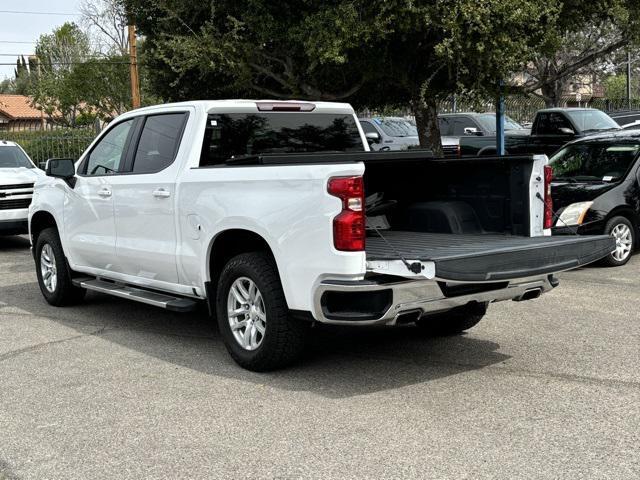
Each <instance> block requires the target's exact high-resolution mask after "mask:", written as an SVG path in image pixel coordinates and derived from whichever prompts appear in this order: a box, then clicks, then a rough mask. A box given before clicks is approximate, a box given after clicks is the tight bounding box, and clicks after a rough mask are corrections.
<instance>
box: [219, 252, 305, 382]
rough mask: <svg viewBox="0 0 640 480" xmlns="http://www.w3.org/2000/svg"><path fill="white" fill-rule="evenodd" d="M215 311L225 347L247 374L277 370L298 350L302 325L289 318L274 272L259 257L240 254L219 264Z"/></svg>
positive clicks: (262, 256) (271, 264)
mask: <svg viewBox="0 0 640 480" xmlns="http://www.w3.org/2000/svg"><path fill="white" fill-rule="evenodd" d="M216 313H217V315H216V316H217V320H218V326H219V328H220V334H221V335H222V339H223V341H224V344H225V347H226V348H227V350H228V351H229V354H230V355H231V357H233V359H234V360H235V361H236V362H237V363H238V365H240V366H241V367H243V368H246V369H247V370H252V371H255V372H264V371H268V370H274V369H277V368H282V367H284V366H287V365H290V364H291V363H293V362H294V361H295V360H297V359H298V358H299V357H300V355H301V354H302V352H303V350H304V347H305V343H306V336H307V330H308V325H305V324H304V323H303V322H300V321H296V320H294V319H292V318H291V317H290V315H289V310H288V307H287V302H286V300H285V297H284V292H283V291H282V285H281V283H280V278H279V276H278V271H277V268H276V266H275V264H274V262H273V259H272V258H271V257H270V256H268V255H267V254H265V253H262V252H252V253H243V254H241V255H238V256H236V257H234V258H232V259H231V260H230V261H229V263H227V264H226V265H225V267H224V268H223V270H222V273H221V275H220V280H219V281H218V287H217V295H216Z"/></svg>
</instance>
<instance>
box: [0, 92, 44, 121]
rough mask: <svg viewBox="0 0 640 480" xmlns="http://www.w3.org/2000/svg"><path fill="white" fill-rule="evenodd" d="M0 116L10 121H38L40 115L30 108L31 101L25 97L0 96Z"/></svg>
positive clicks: (36, 110)
mask: <svg viewBox="0 0 640 480" xmlns="http://www.w3.org/2000/svg"><path fill="white" fill-rule="evenodd" d="M0 114H2V115H4V116H5V117H9V118H10V119H11V120H32V119H39V118H40V117H41V116H42V113H41V112H40V110H38V109H37V108H34V107H32V106H31V99H30V98H29V97H27V96H25V95H5V94H0Z"/></svg>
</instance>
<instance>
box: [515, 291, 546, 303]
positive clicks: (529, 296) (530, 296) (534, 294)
mask: <svg viewBox="0 0 640 480" xmlns="http://www.w3.org/2000/svg"><path fill="white" fill-rule="evenodd" d="M540 295H542V289H541V288H534V289H531V290H527V291H526V292H524V293H523V294H522V295H521V296H519V297H517V298H514V300H515V301H516V302H524V301H525V300H534V299H536V298H538V297H539V296H540Z"/></svg>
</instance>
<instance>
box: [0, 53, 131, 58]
mask: <svg viewBox="0 0 640 480" xmlns="http://www.w3.org/2000/svg"><path fill="white" fill-rule="evenodd" d="M36 56H37V55H36V54H35V53H0V57H36ZM111 56H117V57H128V56H129V54H128V53H126V54H117V55H102V54H100V55H83V57H84V58H109V57H111Z"/></svg>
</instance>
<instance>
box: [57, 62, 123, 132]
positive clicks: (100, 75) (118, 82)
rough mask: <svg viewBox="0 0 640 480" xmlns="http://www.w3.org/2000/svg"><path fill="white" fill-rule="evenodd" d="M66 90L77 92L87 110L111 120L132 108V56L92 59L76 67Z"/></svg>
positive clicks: (68, 80)
mask: <svg viewBox="0 0 640 480" xmlns="http://www.w3.org/2000/svg"><path fill="white" fill-rule="evenodd" d="M67 87H68V88H69V89H71V90H73V91H75V92H78V94H79V95H78V98H80V99H81V101H82V102H83V104H84V105H85V108H84V110H85V111H89V112H91V113H93V114H95V115H97V116H98V117H100V118H101V119H102V120H105V121H110V120H112V119H113V118H114V117H116V116H117V115H120V114H122V113H124V112H126V111H127V110H128V109H129V106H130V105H131V91H130V89H129V57H124V56H120V55H112V56H108V57H104V58H91V59H89V60H87V61H86V62H83V63H81V64H79V65H76V66H75V67H74V69H73V70H72V71H71V73H70V75H69V76H68V78H67Z"/></svg>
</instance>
